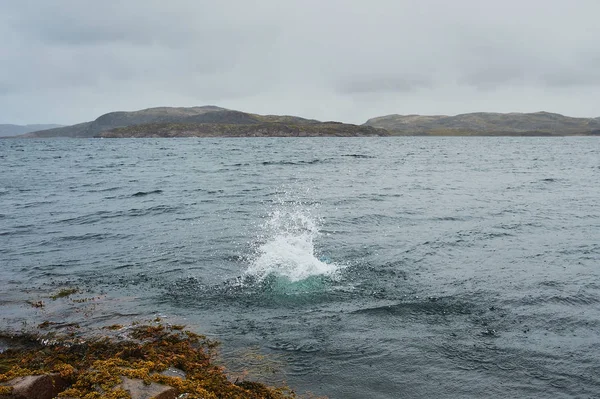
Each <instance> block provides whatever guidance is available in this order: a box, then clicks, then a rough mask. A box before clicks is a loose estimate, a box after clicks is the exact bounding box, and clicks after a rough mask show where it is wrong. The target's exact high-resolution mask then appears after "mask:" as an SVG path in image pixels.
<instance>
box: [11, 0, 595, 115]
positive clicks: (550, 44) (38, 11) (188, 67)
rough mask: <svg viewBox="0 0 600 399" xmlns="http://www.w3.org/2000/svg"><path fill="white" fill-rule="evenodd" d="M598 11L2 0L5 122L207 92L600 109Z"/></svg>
mask: <svg viewBox="0 0 600 399" xmlns="http://www.w3.org/2000/svg"><path fill="white" fill-rule="evenodd" d="M597 15H600V3H599V2H597V1H596V0H589V1H588V0H572V1H570V2H567V1H563V0H546V1H542V0H528V1H522V0H520V1H516V0H505V1H503V2H491V1H481V0H457V1H453V2H448V1H445V0H422V1H418V2H417V1H409V0H405V1H398V0H396V1H392V0H389V1H388V0H373V1H370V2H364V1H360V0H321V1H316V0H304V1H300V0H290V1H278V0H257V1H255V2H247V1H242V0H239V1H233V0H229V1H228V0H224V1H220V2H215V1H210V2H209V1H198V0H197V1H191V0H190V1H184V0H172V1H170V2H164V1H158V0H128V1H117V0H105V1H103V2H94V3H91V2H83V1H80V0H55V1H52V2H49V1H45V0H20V1H18V2H16V1H15V2H8V1H7V2H2V3H0V38H1V39H0V41H1V43H2V46H0V65H2V68H0V122H2V123H45V122H56V123H76V122H81V121H85V120H90V119H94V118H95V117H97V116H98V115H100V114H102V113H105V112H109V111H113V110H135V109H141V108H146V107H152V106H161V105H168V106H192V105H205V104H215V105H219V106H223V107H228V108H234V109H240V110H243V111H250V112H258V113H278V114H295V115H300V116H305V117H311V118H317V119H324V120H331V119H337V120H342V121H347V122H354V123H362V122H364V121H365V120H366V119H367V118H369V117H373V116H379V115H384V114H389V113H400V114H411V113H420V114H440V113H442V114H456V113H462V112H472V111H498V112H509V111H523V112H526V111H538V110H548V111H554V112H560V113H564V114H568V115H573V116H598V115H600V109H598V106H597V98H599V96H600V46H598V45H597V43H599V42H600V25H599V24H598V23H597Z"/></svg>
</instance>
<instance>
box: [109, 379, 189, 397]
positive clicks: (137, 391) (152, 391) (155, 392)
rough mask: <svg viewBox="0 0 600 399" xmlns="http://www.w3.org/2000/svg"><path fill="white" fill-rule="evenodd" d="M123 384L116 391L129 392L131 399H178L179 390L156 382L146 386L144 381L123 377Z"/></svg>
mask: <svg viewBox="0 0 600 399" xmlns="http://www.w3.org/2000/svg"><path fill="white" fill-rule="evenodd" d="M121 379H122V380H123V382H122V383H120V384H119V385H117V386H116V387H115V388H114V389H123V390H124V391H127V392H129V394H130V395H131V399H176V398H177V389H175V388H173V387H169V386H166V385H162V384H157V383H156V382H152V383H150V385H146V384H145V383H144V381H142V380H138V379H132V378H128V377H121Z"/></svg>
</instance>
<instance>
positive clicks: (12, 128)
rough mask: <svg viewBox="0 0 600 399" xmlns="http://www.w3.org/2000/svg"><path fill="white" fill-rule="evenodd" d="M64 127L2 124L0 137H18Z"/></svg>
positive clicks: (0, 125)
mask: <svg viewBox="0 0 600 399" xmlns="http://www.w3.org/2000/svg"><path fill="white" fill-rule="evenodd" d="M62 126H64V125H10V124H4V125H2V124H0V137H8V136H18V135H20V134H25V133H30V132H36V131H39V130H46V129H52V128H56V127H62Z"/></svg>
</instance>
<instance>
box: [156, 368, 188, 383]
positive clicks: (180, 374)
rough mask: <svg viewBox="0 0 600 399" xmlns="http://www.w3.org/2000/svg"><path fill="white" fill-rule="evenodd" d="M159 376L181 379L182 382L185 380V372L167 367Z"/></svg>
mask: <svg viewBox="0 0 600 399" xmlns="http://www.w3.org/2000/svg"><path fill="white" fill-rule="evenodd" d="M160 374H161V375H164V376H165V377H177V378H181V379H182V380H185V378H186V374H185V371H183V370H179V369H177V368H175V367H169V368H168V369H166V370H165V371H163V372H161V373H160Z"/></svg>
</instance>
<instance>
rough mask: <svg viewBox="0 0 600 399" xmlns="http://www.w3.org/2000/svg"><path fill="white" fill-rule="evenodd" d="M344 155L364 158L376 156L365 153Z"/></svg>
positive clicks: (345, 155)
mask: <svg viewBox="0 0 600 399" xmlns="http://www.w3.org/2000/svg"><path fill="white" fill-rule="evenodd" d="M342 156H343V157H351V158H363V159H367V158H371V159H373V158H375V157H374V156H371V155H363V154H344V155H342Z"/></svg>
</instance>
